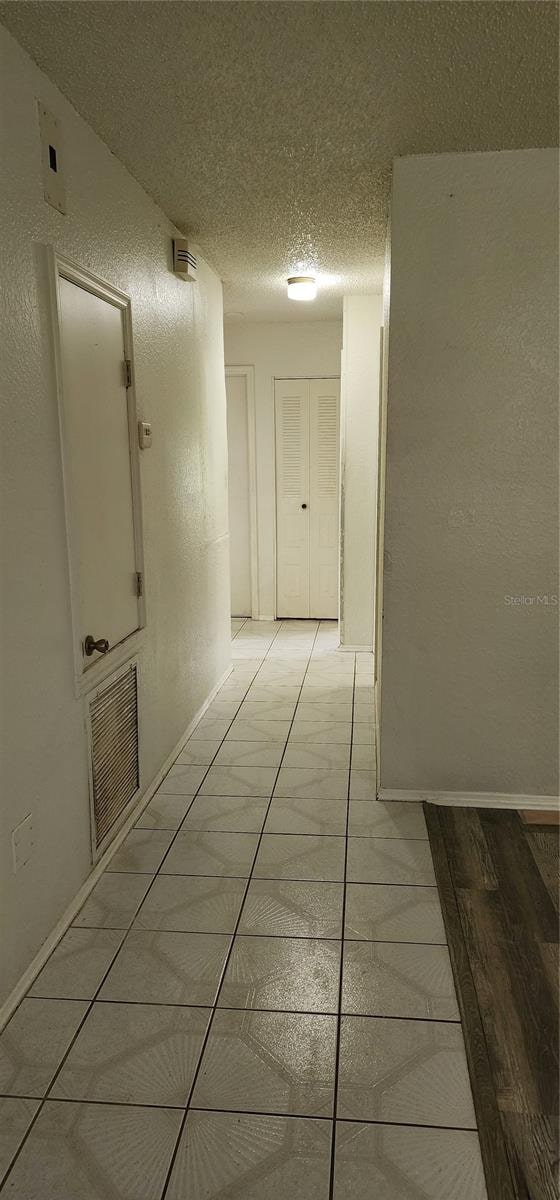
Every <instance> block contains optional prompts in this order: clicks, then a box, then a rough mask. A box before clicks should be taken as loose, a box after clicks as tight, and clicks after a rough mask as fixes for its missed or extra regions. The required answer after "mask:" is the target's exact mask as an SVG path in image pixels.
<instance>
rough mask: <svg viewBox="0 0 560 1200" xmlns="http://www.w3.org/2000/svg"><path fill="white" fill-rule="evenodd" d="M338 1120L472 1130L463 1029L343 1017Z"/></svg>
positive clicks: (428, 1022)
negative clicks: (340, 1118)
mask: <svg viewBox="0 0 560 1200" xmlns="http://www.w3.org/2000/svg"><path fill="white" fill-rule="evenodd" d="M338 1116H339V1117H349V1118H350V1119H352V1120H356V1121H386V1122H389V1123H391V1122H397V1123H401V1124H403V1125H437V1126H448V1127H452V1128H460V1129H474V1128H475V1117H474V1109H473V1104H472V1097H471V1090H470V1084H469V1075H468V1070H467V1060H466V1056H465V1048H464V1045H463V1035H462V1032H461V1027H460V1026H459V1025H453V1024H440V1023H439V1022H437V1021H394V1020H386V1019H385V1018H383V1017H343V1018H342V1023H341V1034H340V1066H339V1083H338Z"/></svg>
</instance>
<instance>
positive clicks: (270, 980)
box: [218, 937, 340, 1013]
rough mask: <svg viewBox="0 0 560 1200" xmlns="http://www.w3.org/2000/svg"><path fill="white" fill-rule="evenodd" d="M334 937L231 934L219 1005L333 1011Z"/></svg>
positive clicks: (336, 972)
mask: <svg viewBox="0 0 560 1200" xmlns="http://www.w3.org/2000/svg"><path fill="white" fill-rule="evenodd" d="M339 978H340V943H339V942H334V941H322V940H320V939H319V938H309V939H308V938H282V937H237V938H236V939H235V942H234V945H233V950H232V953H231V957H230V959H229V962H228V966H227V970H226V973H225V976H224V981H223V983H222V986H221V989H220V994H219V997H218V1004H219V1006H220V1007H221V1008H270V1009H285V1010H286V1011H294V1012H326V1013H331V1012H333V1013H334V1012H336V1011H337V1008H338V986H339Z"/></svg>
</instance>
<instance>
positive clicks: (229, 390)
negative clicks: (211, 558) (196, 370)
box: [226, 375, 251, 617]
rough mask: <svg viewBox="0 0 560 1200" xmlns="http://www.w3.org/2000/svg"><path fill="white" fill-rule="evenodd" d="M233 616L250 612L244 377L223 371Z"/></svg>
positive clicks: (249, 519)
mask: <svg viewBox="0 0 560 1200" xmlns="http://www.w3.org/2000/svg"><path fill="white" fill-rule="evenodd" d="M226 397H227V437H228V493H229V551H230V580H231V615H232V617H250V616H251V517H250V484H249V414H248V397H247V377H246V376H245V375H226Z"/></svg>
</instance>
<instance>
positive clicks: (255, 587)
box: [225, 365, 259, 621]
mask: <svg viewBox="0 0 560 1200" xmlns="http://www.w3.org/2000/svg"><path fill="white" fill-rule="evenodd" d="M225 375H226V379H228V377H241V378H242V379H244V380H245V395H246V397H247V450H248V471H249V549H250V560H251V618H252V619H253V620H254V621H258V619H259V541H258V527H257V446H256V419H255V368H254V367H252V366H229V365H226V368H225ZM226 402H227V401H226Z"/></svg>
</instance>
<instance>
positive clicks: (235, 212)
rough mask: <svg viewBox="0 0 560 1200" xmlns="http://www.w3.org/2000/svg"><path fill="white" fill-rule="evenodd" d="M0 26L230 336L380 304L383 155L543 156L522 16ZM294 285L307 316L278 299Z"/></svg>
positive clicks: (551, 118) (553, 88)
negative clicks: (170, 224)
mask: <svg viewBox="0 0 560 1200" xmlns="http://www.w3.org/2000/svg"><path fill="white" fill-rule="evenodd" d="M0 19H1V20H2V21H3V22H4V23H5V25H6V26H7V27H8V28H9V29H10V30H11V31H12V32H13V34H14V35H15V36H16V38H17V39H18V40H19V41H20V42H21V44H22V45H23V46H24V47H25V48H26V49H27V50H28V51H29V53H30V54H31V55H32V57H33V58H34V59H35V60H36V62H37V63H38V64H39V66H41V67H42V68H43V69H44V70H45V71H46V72H47V74H48V75H49V76H50V77H51V78H52V79H53V80H54V81H55V83H57V84H58V86H59V87H60V88H61V90H62V91H63V92H64V93H65V95H66V96H68V97H69V99H70V100H71V101H72V102H73V104H74V105H75V107H76V108H77V109H78V111H79V112H80V113H81V114H82V115H83V116H84V117H85V118H86V120H87V121H88V122H89V123H90V125H92V126H93V128H94V129H95V130H96V131H97V133H98V134H99V135H100V136H101V137H102V138H103V139H104V140H105V142H106V143H107V144H108V146H109V147H110V148H111V150H112V151H113V152H114V153H115V154H116V155H117V156H118V157H119V158H120V159H121V160H122V162H123V163H125V164H126V166H127V167H128V169H129V171H130V172H131V174H132V175H134V176H135V178H136V179H137V180H138V181H139V182H140V183H141V184H142V185H143V187H144V188H145V189H146V191H147V192H149V193H150V195H151V196H153V197H154V199H155V200H156V201H157V202H158V204H159V205H160V206H161V207H162V208H163V209H164V211H165V212H166V213H167V214H168V215H169V217H170V218H171V219H172V220H173V221H174V222H175V224H176V225H178V226H179V228H181V229H183V230H184V231H185V232H187V233H190V234H192V235H193V238H194V239H195V240H196V241H197V242H198V243H199V245H200V246H201V247H202V249H203V251H204V253H205V256H206V257H207V258H208V260H209V261H210V262H211V263H212V264H213V266H214V267H215V268H216V270H217V271H218V272H219V273H220V275H221V276H222V278H223V280H224V289H225V290H224V295H225V308H226V313H238V314H243V319H247V318H251V319H255V318H256V319H261V320H271V319H273V320H293V319H294V317H298V318H299V317H305V319H307V320H309V319H310V318H312V319H325V318H332V317H337V316H339V315H340V313H341V296H342V295H343V294H344V293H345V292H354V291H355V292H360V291H368V290H379V288H380V285H381V278H382V263H383V255H384V243H385V230H386V218H387V210H388V201H389V191H390V175H391V162H392V159H393V158H394V157H395V156H396V155H403V154H426V153H431V152H443V151H464V150H495V149H511V148H517V147H524V146H546V145H553V144H555V143H556V141H557V121H558V116H557V54H558V51H557V45H558V42H557V20H558V12H557V7H556V5H555V4H553V3H547V2H541V0H539V2H535V0H528V2H525V0H513V2H512V3H510V2H508V0H493V2H478V0H467V2H462V0H443V2H440V0H427V2H424V0H410V2H403V0H388V2H385V0H370V2H368V3H358V2H355V0H341V2H338V0H319V2H302V0H292V2H291V3H284V2H276V0H260V2H257V3H236V2H232V3H229V2H228V3H219V2H208V3H192V2H189V0H180V2H175V0H154V2H152V0H143V2H138V0H133V2H131V3H128V2H121V0H113V2H111V3H106V2H105V3H99V2H90V0H78V2H74V0H64V2H62V3H60V2H57V3H50V2H48V0H41V2H40V3H36V2H24V3H10V2H8V3H5V2H1V3H0ZM302 267H308V268H312V269H313V270H315V271H317V272H318V274H319V281H320V284H321V287H320V293H319V297H318V299H317V301H316V302H315V303H314V304H312V305H310V304H309V305H308V304H294V302H293V301H288V300H287V299H286V295H285V278H286V276H287V275H288V274H290V273H291V272H294V271H296V269H298V268H300V269H301V268H302ZM321 276H323V277H324V278H323V280H322V281H321Z"/></svg>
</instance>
